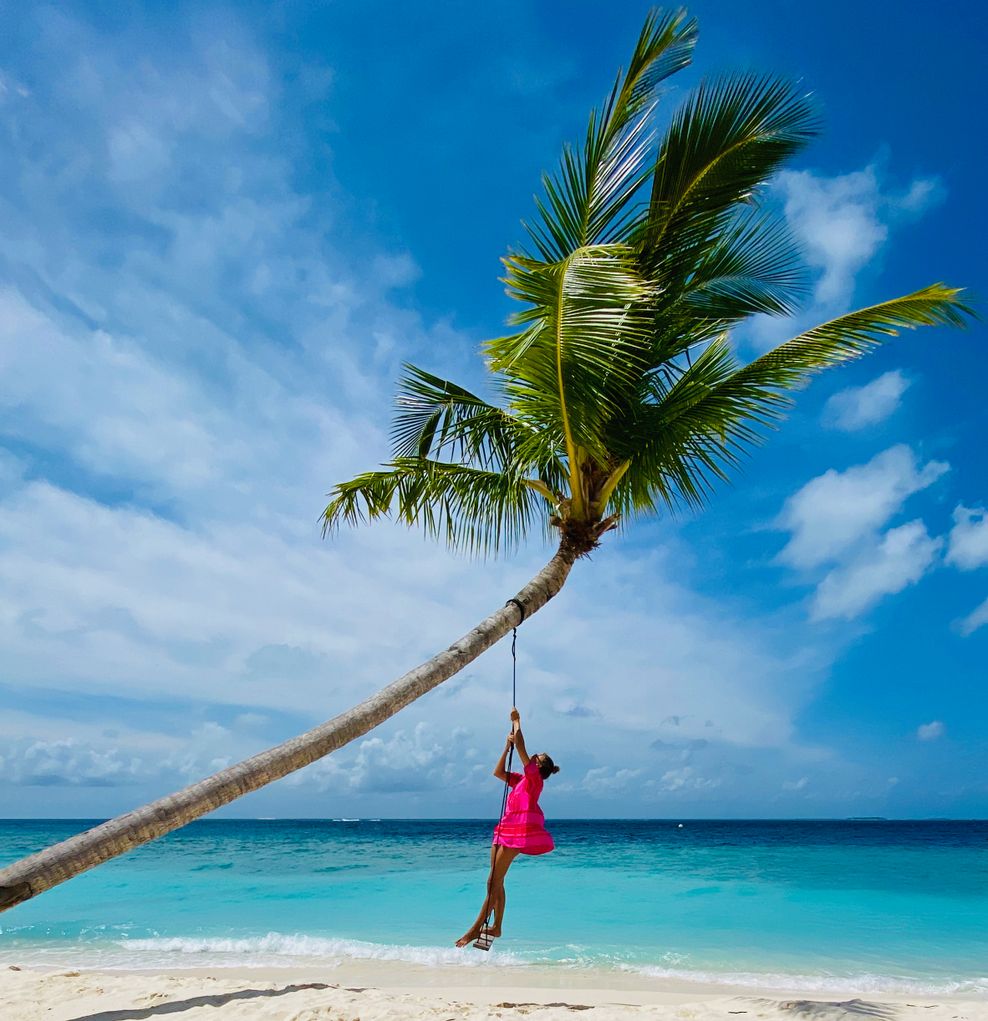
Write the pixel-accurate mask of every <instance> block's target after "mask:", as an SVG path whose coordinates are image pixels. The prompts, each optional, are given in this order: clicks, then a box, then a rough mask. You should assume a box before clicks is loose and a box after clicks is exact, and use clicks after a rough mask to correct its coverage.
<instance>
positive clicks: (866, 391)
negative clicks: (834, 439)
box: [823, 370, 909, 432]
mask: <svg viewBox="0 0 988 1021" xmlns="http://www.w3.org/2000/svg"><path fill="white" fill-rule="evenodd" d="M908 388H909V380H907V379H906V378H905V376H903V374H902V373H901V372H899V371H898V370H893V371H891V372H886V373H883V374H882V375H881V376H879V377H878V378H877V379H874V380H872V381H871V382H870V383H867V384H866V385H865V386H857V387H848V388H847V389H846V390H841V391H840V392H839V393H835V394H834V395H833V396H832V397H831V398H830V399H829V400H828V401H827V403H826V405H825V407H824V410H823V417H824V421H825V422H826V423H827V424H829V425H832V426H834V427H836V428H837V429H843V430H845V431H848V432H851V431H853V430H856V429H864V428H865V427H866V426H869V425H875V424H876V423H878V422H882V421H884V420H885V419H886V418H888V417H889V415H891V414H892V413H893V412H894V411H895V410H896V409H897V408H898V407H899V402H900V400H901V398H902V395H903V394H904V393H905V392H906V390H907V389H908Z"/></svg>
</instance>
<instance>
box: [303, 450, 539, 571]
mask: <svg viewBox="0 0 988 1021" xmlns="http://www.w3.org/2000/svg"><path fill="white" fill-rule="evenodd" d="M540 485H541V484H540V483H538V482H537V481H533V480H528V479H525V478H523V477H520V476H518V475H517V474H515V473H513V472H504V471H501V472H490V471H482V470H480V469H478V468H473V467H470V466H468V465H462V464H449V463H445V462H441V461H433V460H429V459H427V458H404V459H396V460H394V461H392V462H391V463H389V464H387V465H385V466H384V468H383V470H380V471H374V472H366V473H365V474H363V475H358V476H357V477H356V478H355V479H352V480H350V481H349V482H343V483H340V484H339V485H338V486H336V487H335V488H334V489H333V492H332V493H331V497H332V499H331V500H330V503H329V505H328V506H327V507H326V510H325V511H324V512H323V531H324V532H326V531H329V530H331V529H333V528H335V527H337V526H338V525H340V524H349V525H356V524H360V523H361V522H364V521H374V520H376V519H380V518H388V517H392V516H393V517H395V518H396V519H397V520H398V521H401V522H403V523H404V524H406V525H414V526H418V527H420V528H422V529H423V530H424V532H425V534H426V535H427V536H429V537H430V538H433V539H439V540H441V541H443V542H445V543H446V545H447V546H448V547H449V548H450V549H453V550H459V551H464V552H468V553H483V554H490V553H499V552H502V551H505V550H511V549H514V548H515V547H516V546H517V545H518V543H519V542H520V541H521V539H522V538H523V537H524V536H525V535H526V534H527V533H528V532H529V531H530V529H531V525H532V523H533V521H535V520H536V519H538V520H540V521H541V522H542V523H543V524H546V522H547V519H548V510H549V504H548V503H547V502H546V500H545V499H543V495H542V494H541V491H540V490H539V488H538V487H539V486H540Z"/></svg>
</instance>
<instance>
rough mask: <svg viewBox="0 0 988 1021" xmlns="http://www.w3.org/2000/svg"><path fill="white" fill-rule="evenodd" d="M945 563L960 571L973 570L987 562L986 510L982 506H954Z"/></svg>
mask: <svg viewBox="0 0 988 1021" xmlns="http://www.w3.org/2000/svg"><path fill="white" fill-rule="evenodd" d="M947 563H948V564H953V566H954V567H959V568H960V569H961V570H962V571H973V570H974V569H975V568H977V567H983V566H984V565H985V564H988V510H986V509H985V508H984V507H974V508H972V507H965V506H963V505H960V506H958V507H957V508H955V510H954V527H953V528H952V529H951V530H950V541H949V546H948V548H947Z"/></svg>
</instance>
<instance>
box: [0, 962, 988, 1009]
mask: <svg viewBox="0 0 988 1021" xmlns="http://www.w3.org/2000/svg"><path fill="white" fill-rule="evenodd" d="M454 970H455V969H449V968H433V967H426V966H416V965H412V966H397V967H396V966H395V965H394V964H393V963H391V962H373V963H369V964H368V963H367V962H360V963H358V964H354V963H352V962H348V963H346V964H344V965H340V966H336V967H329V968H328V967H318V966H313V967H308V968H280V969H273V968H263V969H252V968H245V969H237V968H229V969H216V968H213V969H201V968H191V969H183V970H168V971H160V970H151V971H126V972H125V971H96V970H94V971H89V970H76V969H69V970H66V969H51V970H37V969H29V968H22V969H21V968H19V967H18V966H9V965H4V966H0V1007H2V1011H3V1014H2V1016H3V1019H4V1021H38V1019H40V1018H45V1019H46V1021H137V1019H142V1021H143V1019H150V1021H156V1019H158V1018H161V1019H164V1018H169V1017H174V1016H181V1018H182V1021H205V1019H207V1018H208V1019H210V1021H351V1019H360V1021H487V1019H491V1018H505V1019H514V1018H523V1017H532V1016H536V1017H537V1018H538V1019H540V1021H563V1019H564V1018H572V1016H573V1013H574V1012H587V1013H588V1015H589V1016H590V1017H592V1018H594V1019H596V1021H626V1019H627V1021H631V1019H644V1018H651V1019H655V1021H693V1019H698V1018H702V1019H703V1021H754V1019H756V1018H757V1019H761V1021H806V1019H811V1021H845V1019H852V1018H861V1017H872V1018H876V1019H882V1021H887V1019H891V1018H893V1017H894V1018H895V1019H896V1021H921V1019H923V1021H988V1001H975V1000H970V999H965V998H962V996H959V998H954V996H937V998H933V999H930V998H925V996H885V995H882V996H879V998H874V996H867V995H854V994H853V993H854V990H851V989H848V990H846V992H847V994H846V995H836V994H835V995H827V996H823V995H821V996H819V998H806V996H805V995H804V994H801V993H798V992H795V991H793V990H784V989H771V988H765V989H750V988H745V989H740V988H730V987H725V986H715V985H700V984H697V985H689V986H687V985H686V984H685V983H675V982H669V981H659V980H658V979H649V978H648V977H647V976H637V975H636V976H630V975H629V976H622V978H623V980H622V981H620V982H613V981H610V982H609V983H608V984H607V985H600V984H599V976H598V975H592V974H584V975H577V974H573V973H569V974H562V973H559V974H558V975H557V976H555V977H556V981H554V982H551V983H549V984H547V977H546V974H545V972H541V973H540V974H537V975H535V974H530V975H527V976H523V975H520V974H517V973H515V974H510V975H507V974H505V973H504V971H505V970H504V969H498V970H497V971H496V972H494V971H493V970H491V971H485V970H484V969H478V970H477V971H475V972H471V973H470V974H468V975H462V974H457V975H453V974H450V972H451V971H454ZM515 971H516V972H517V971H520V969H515ZM608 977H609V978H610V979H613V978H614V977H616V976H608ZM522 978H528V979H529V981H520V979H522Z"/></svg>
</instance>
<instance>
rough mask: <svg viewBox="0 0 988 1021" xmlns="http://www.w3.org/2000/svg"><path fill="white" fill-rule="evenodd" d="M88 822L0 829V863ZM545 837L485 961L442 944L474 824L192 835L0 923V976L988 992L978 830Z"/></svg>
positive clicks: (307, 825)
mask: <svg viewBox="0 0 988 1021" xmlns="http://www.w3.org/2000/svg"><path fill="white" fill-rule="evenodd" d="M89 825H92V824H91V823H85V822H78V821H75V822H52V821H30V822H0V865H2V864H6V863H7V862H10V861H12V860H15V859H16V858H19V857H21V856H22V855H24V854H28V853H30V852H31V851H34V850H37V849H39V848H41V847H43V846H45V845H47V844H49V843H52V842H54V841H56V840H60V839H64V838H65V837H67V836H70V835H71V834H73V833H75V832H78V831H79V830H81V829H85V828H87V827H88V826H89ZM551 829H552V832H553V835H554V837H555V839H556V842H557V845H558V848H557V850H556V851H555V852H554V853H552V854H550V855H546V856H544V857H541V858H534V859H525V858H520V859H518V861H517V862H516V864H515V865H514V866H512V870H511V872H510V874H509V876H508V883H507V889H508V907H507V915H506V921H505V932H504V938H503V939H502V940H500V941H499V943H498V944H497V945H496V948H495V950H494V951H493V952H492V953H491V954H490V955H486V954H482V953H478V952H477V951H473V950H466V951H459V950H455V949H453V948H452V947H451V944H452V942H453V940H454V939H455V938H456V937H457V936H458V935H460V933H461V932H462V931H463V930H464V929H465V928H466V926H467V925H468V923H469V922H470V921H471V920H472V919H473V917H474V915H475V914H476V912H477V910H478V908H479V906H480V902H481V900H482V899H483V889H484V881H485V878H486V869H487V862H488V857H487V855H488V852H487V845H488V842H489V839H490V831H491V826H490V824H489V823H488V822H471V821H452V822H450V821H421V822H417V821H416V822H413V821H389V820H383V821H372V820H361V821H344V820H339V821H256V822H255V821H236V822H234V821H206V822H199V823H194V824H193V825H191V826H189V827H187V828H186V829H184V830H182V831H179V832H178V833H174V834H172V835H170V836H169V837H167V838H165V839H163V840H160V841H158V842H156V843H154V844H151V845H148V846H146V847H143V848H140V849H139V850H137V851H135V852H133V853H131V854H129V855H126V856H125V857H123V858H119V859H117V860H115V861H113V862H109V863H107V864H106V865H103V866H101V867H100V868H97V869H95V870H93V871H92V872H89V873H87V874H85V875H83V876H80V877H78V878H77V879H74V880H72V881H71V882H69V883H66V884H65V885H63V886H61V887H58V888H56V889H55V890H52V891H50V892H48V893H46V894H44V895H43V896H41V897H39V898H37V899H36V900H34V901H31V902H29V903H27V904H24V905H21V906H19V907H17V908H15V909H13V910H11V911H9V912H7V913H5V914H2V915H0V962H2V963H19V964H22V965H32V964H33V965H39V964H52V965H59V966H61V965H75V966H79V965H90V966H104V967H110V966H112V967H129V968H154V967H166V968H174V967H198V966H203V965H206V966H210V967H216V966H222V965H241V966H242V965H263V964H300V963H301V964H304V963H307V962H313V961H315V960H318V961H319V962H320V963H322V964H325V963H329V962H332V961H338V960H343V959H346V958H378V959H384V960H406V961H411V962H419V963H434V964H454V965H462V966H464V967H485V968H492V967H493V968H496V967H499V966H503V965H538V966H550V967H553V968H574V967H578V968H579V967H585V968H605V969H609V968H616V969H622V970H632V971H639V972H642V973H644V974H648V975H656V976H673V977H677V978H684V979H696V980H699V981H723V982H730V983H741V984H750V985H765V984H773V985H786V986H790V987H794V988H804V989H807V990H825V989H827V988H831V987H832V988H841V987H845V986H847V985H848V984H850V985H853V986H854V987H855V988H856V989H860V990H861V991H882V990H885V991H909V992H915V993H922V992H929V993H931V994H932V993H943V992H963V993H966V994H970V995H979V996H988V823H986V822H939V821H937V822H852V821H848V822H838V821H827V822H738V821H730V822H711V821H697V822H689V821H687V822H685V823H684V824H683V825H682V826H679V824H678V823H677V822H667V821H656V822H638V821H634V822H617V821H556V822H555V823H554V824H553V825H552V826H551Z"/></svg>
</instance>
